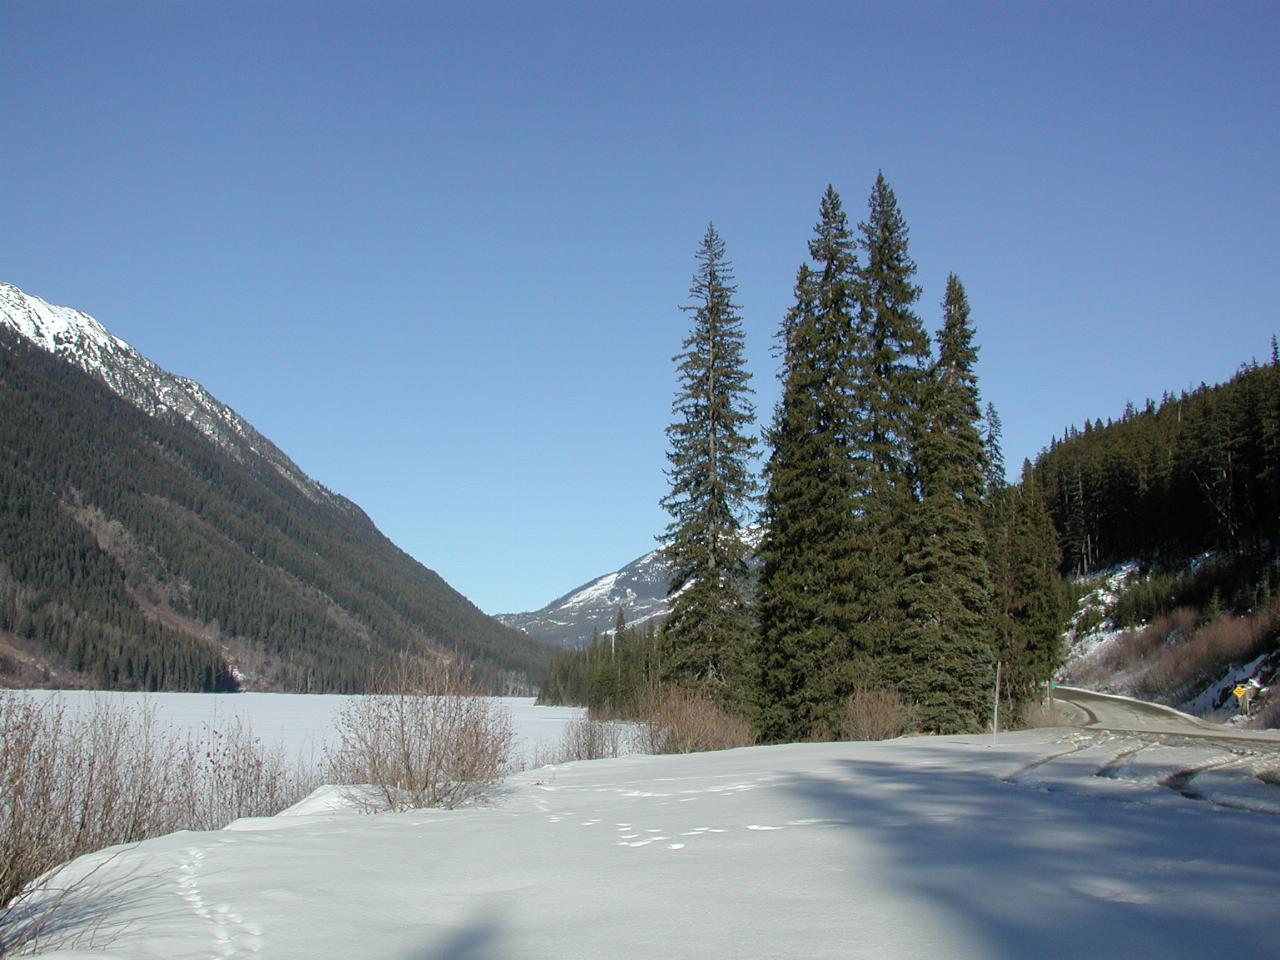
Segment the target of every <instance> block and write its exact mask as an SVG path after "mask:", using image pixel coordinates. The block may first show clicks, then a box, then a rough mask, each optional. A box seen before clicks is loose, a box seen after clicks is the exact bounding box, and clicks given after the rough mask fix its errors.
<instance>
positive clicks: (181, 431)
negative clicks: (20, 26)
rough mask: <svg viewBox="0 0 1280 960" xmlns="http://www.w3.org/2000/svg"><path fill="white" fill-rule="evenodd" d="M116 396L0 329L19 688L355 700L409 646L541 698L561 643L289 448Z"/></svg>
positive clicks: (2, 553)
mask: <svg viewBox="0 0 1280 960" xmlns="http://www.w3.org/2000/svg"><path fill="white" fill-rule="evenodd" d="M188 383H190V381H188ZM108 386H109V381H108V380H107V378H105V377H101V378H99V377H94V376H90V375H89V374H87V373H85V372H84V371H83V370H81V369H78V368H77V366H73V365H72V364H71V363H68V362H66V360H65V359H63V358H60V357H58V356H55V355H53V354H51V353H50V352H47V350H46V349H42V348H40V347H37V346H35V345H33V344H32V343H31V342H30V338H28V337H24V336H21V335H19V333H18V332H17V331H15V330H13V329H12V328H11V327H9V328H4V327H2V325H0V409H3V410H4V416H3V417H2V418H0V658H3V659H0V672H3V673H7V674H8V675H9V678H10V679H11V680H16V681H18V682H38V683H50V682H52V683H59V682H64V683H65V682H81V683H88V684H92V685H101V686H106V687H116V688H125V689H132V688H136V689H197V690H199V689H204V690H218V689H231V688H234V687H235V686H237V685H238V683H239V681H238V680H237V674H238V675H239V676H241V677H243V678H244V683H245V684H246V685H248V686H252V687H255V688H263V689H271V688H279V689H288V690H313V691H322V690H323V691H355V690H359V689H361V688H362V686H363V684H364V683H365V682H366V681H367V680H368V679H369V677H370V675H371V673H372V672H374V671H376V670H377V668H378V667H379V666H380V665H381V664H383V663H384V662H386V660H387V659H388V658H390V657H391V656H393V655H395V654H397V653H399V652H402V651H409V652H410V653H413V654H418V655H424V656H439V655H457V656H458V657H460V658H461V659H463V660H466V661H470V662H471V663H473V664H474V665H475V667H476V670H477V674H478V679H479V681H480V682H481V684H482V685H483V686H484V687H486V688H487V689H490V690H494V691H502V692H508V691H525V690H529V689H531V688H532V687H533V686H535V685H536V684H537V682H538V680H539V679H540V678H541V675H542V672H543V671H544V669H545V666H546V663H547V660H548V650H547V648H545V647H544V646H542V645H541V644H538V643H535V642H533V641H531V640H530V639H529V638H528V637H526V636H523V635H521V634H519V633H517V632H515V631H512V630H509V629H507V628H506V627H504V626H502V625H501V624H499V623H497V622H496V621H495V620H493V619H492V618H490V617H488V616H486V615H485V614H484V613H482V612H481V611H480V610H478V609H477V608H476V607H475V606H473V605H472V604H471V603H470V602H469V601H467V600H466V599H465V598H464V597H462V596H461V595H460V594H458V593H457V592H456V591H454V590H453V589H452V588H450V587H449V586H448V584H446V583H445V582H444V581H443V580H442V579H441V578H440V577H439V576H438V575H437V574H435V573H433V572H432V571H431V570H428V569H427V568H425V567H424V566H422V565H421V564H420V563H418V562H417V561H416V560H414V559H413V558H412V557H410V556H408V555H407V554H405V553H404V552H403V551H401V550H400V549H399V548H397V547H396V546H395V545H394V544H393V543H391V542H390V541H389V540H387V538H386V537H384V536H383V535H382V534H381V533H380V532H379V531H378V530H377V528H376V527H375V526H374V525H373V523H372V522H371V521H370V520H369V519H368V517H367V516H365V515H364V513H363V512H362V511H361V510H360V509H359V508H358V507H356V506H355V505H354V504H351V503H350V502H349V501H346V500H345V499H343V498H341V497H338V496H336V495H333V494H331V493H328V491H324V489H323V488H322V487H320V486H319V485H318V484H315V483H314V481H310V480H309V479H303V475H301V473H300V471H299V472H298V473H297V474H295V473H293V472H292V471H291V470H290V469H288V466H286V463H282V462H281V461H280V459H279V458H278V457H275V456H272V455H271V452H272V451H274V452H276V453H278V451H276V448H275V447H274V446H271V447H270V448H269V450H267V455H265V456H261V455H255V454H257V453H258V451H260V450H263V449H265V448H263V447H262V444H261V443H259V442H258V439H257V438H260V435H257V434H256V431H255V432H254V434H252V435H242V439H244V437H246V436H247V437H248V439H246V440H245V446H244V447H238V448H236V449H228V447H227V445H226V444H224V443H221V442H219V441H218V440H217V439H216V438H214V437H211V436H210V435H209V432H208V431H207V430H205V429H203V428H202V426H201V424H200V423H196V422H192V421H191V420H190V419H189V418H188V417H186V416H184V411H183V410H181V409H173V408H170V409H155V410H150V411H148V410H146V408H145V405H143V404H139V403H136V401H134V400H133V399H132V398H131V399H130V401H129V402H126V400H125V399H123V398H122V396H121V395H119V394H118V393H117V392H113V390H112V389H108ZM196 386H198V385H196ZM206 396H207V394H206ZM223 409H225V408H223ZM144 411H145V412H144ZM261 439H265V438H261ZM237 450H239V454H237ZM280 457H283V455H282V454H281V455H280ZM285 461H286V462H287V458H285ZM294 470H296V468H294Z"/></svg>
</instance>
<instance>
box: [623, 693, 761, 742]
mask: <svg viewBox="0 0 1280 960" xmlns="http://www.w3.org/2000/svg"><path fill="white" fill-rule="evenodd" d="M638 713H639V723H638V736H639V741H640V742H639V747H640V750H641V752H643V753H654V754H658V753H698V752H701V751H704V750H729V749H732V748H733V747H747V746H750V745H751V744H753V743H755V738H754V737H753V736H752V733H751V726H750V725H749V724H748V723H747V721H746V720H744V719H743V718H742V717H740V716H738V715H736V714H734V713H731V712H729V711H728V710H726V709H725V708H724V707H722V706H721V705H720V704H718V703H716V701H715V700H713V699H712V698H711V697H709V696H706V695H705V694H699V693H694V692H692V691H690V690H686V689H684V688H682V687H664V688H662V689H660V690H654V691H652V692H650V693H648V694H647V695H646V696H645V697H644V698H643V700H642V701H641V703H640V705H639V710H638Z"/></svg>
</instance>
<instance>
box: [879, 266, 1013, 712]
mask: <svg viewBox="0 0 1280 960" xmlns="http://www.w3.org/2000/svg"><path fill="white" fill-rule="evenodd" d="M943 315H944V320H943V326H942V329H941V330H940V331H939V332H938V360H937V362H936V363H935V364H934V365H933V368H932V371H931V376H930V379H929V381H928V382H927V384H926V392H925V394H924V397H925V401H926V402H925V404H924V408H923V415H924V421H923V422H924V425H925V427H926V429H925V430H924V431H923V433H922V434H921V436H920V438H919V441H918V443H917V465H916V466H917V471H918V479H919V485H920V492H921V503H920V505H919V507H918V509H917V510H916V511H915V513H914V516H915V522H914V524H913V526H912V529H911V536H910V540H909V543H908V553H907V556H906V563H905V565H906V574H907V575H906V578H905V580H904V582H903V601H904V612H905V615H906V624H905V628H904V630H903V632H902V634H901V635H900V636H899V637H897V638H895V639H894V640H891V641H890V644H891V651H892V655H891V657H890V663H889V665H888V666H889V668H890V669H894V668H896V669H899V670H901V669H903V668H904V667H905V668H906V669H907V671H908V672H907V674H906V675H902V676H898V677H896V678H895V679H897V680H898V684H897V685H898V686H899V687H900V688H901V689H904V690H906V691H909V692H912V693H914V694H915V696H916V698H917V700H918V702H919V704H920V708H921V721H922V723H923V725H924V727H925V728H926V729H928V730H932V731H935V732H938V733H958V732H961V731H964V730H970V729H974V728H976V727H978V726H979V724H980V718H981V716H982V715H983V714H984V713H985V705H986V702H987V692H988V690H989V689H990V687H991V682H992V674H993V667H994V663H995V657H994V649H993V644H992V638H991V609H990V608H991V586H990V582H989V577H988V570H987V560H986V542H985V537H984V536H983V523H982V520H983V502H982V497H983V492H984V488H985V486H986V482H987V477H986V464H985V457H984V453H983V438H982V433H981V430H980V427H979V423H980V420H981V416H980V414H979V409H978V386H977V378H976V376H975V375H974V370H973V368H974V364H975V363H976V361H977V349H976V348H975V347H974V345H973V328H972V327H971V326H970V325H969V304H968V300H967V298H966V297H965V292H964V287H963V286H962V285H961V283H960V281H959V279H958V278H957V277H956V276H955V275H954V274H952V275H951V276H950V277H948V278H947V292H946V298H945V300H944V301H943Z"/></svg>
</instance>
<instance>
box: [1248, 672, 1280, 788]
mask: <svg viewBox="0 0 1280 960" xmlns="http://www.w3.org/2000/svg"><path fill="white" fill-rule="evenodd" d="M1249 726H1250V727H1252V728H1254V729H1256V730H1276V729H1280V692H1277V691H1276V690H1275V688H1274V687H1273V688H1272V691H1271V695H1270V696H1269V697H1268V698H1267V702H1266V703H1264V704H1262V706H1261V708H1260V709H1259V710H1258V712H1257V713H1255V714H1254V715H1253V716H1252V717H1251V718H1250V719H1249ZM1274 772H1275V774H1276V776H1277V778H1278V779H1277V780H1276V781H1275V783H1276V786H1280V768H1276V770H1275V771H1274Z"/></svg>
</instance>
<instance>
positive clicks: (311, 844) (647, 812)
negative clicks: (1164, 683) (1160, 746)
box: [60, 729, 1280, 960]
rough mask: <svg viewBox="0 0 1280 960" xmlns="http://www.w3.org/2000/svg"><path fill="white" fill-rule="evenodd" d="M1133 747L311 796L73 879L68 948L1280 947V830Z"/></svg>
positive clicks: (672, 766)
mask: <svg viewBox="0 0 1280 960" xmlns="http://www.w3.org/2000/svg"><path fill="white" fill-rule="evenodd" d="M1143 749H1146V747H1145V746H1144V744H1143V743H1142V742H1140V741H1136V740H1132V739H1122V738H1117V737H1111V736H1108V735H1106V734H1102V733H1097V732H1082V731H1064V730H1061V729H1058V730H1041V731H1029V732H1025V733H1017V734H1005V735H1002V736H1001V737H1000V738H999V739H998V740H997V741H995V742H994V743H993V741H992V739H991V738H990V737H989V736H984V737H943V738H915V739H905V740H897V741H889V742H885V743H872V744H849V743H842V744H805V745H791V746H781V747H754V748H747V749H741V750H733V751H726V752H723V753H716V754H692V755H687V756H678V757H625V758H621V759H617V760H601V761H592V762H579V763H573V764H565V765H560V766H555V767H544V768H541V769H537V770H531V771H527V772H525V773H522V774H519V775H516V776H515V777H513V778H512V779H511V780H510V781H509V782H508V783H507V785H506V788H505V790H504V792H503V794H502V795H501V796H500V797H499V798H498V800H497V801H496V802H495V803H494V804H493V805H491V806H483V807H472V808H468V809H461V810H454V811H438V810H424V811H417V812H411V813H404V814H394V815H392V814H387V815H382V816H365V815H360V814H357V813H352V812H349V811H344V810H342V809H341V808H340V805H332V806H325V805H324V804H322V803H318V804H317V805H316V806H315V807H313V808H311V809H312V810H313V811H314V812H310V813H308V812H307V810H298V809H296V808H295V810H294V811H292V813H293V814H294V815H291V816H288V817H277V818H273V819H272V820H262V821H253V823H252V827H253V829H249V830H245V829H236V828H233V829H228V830H223V831H218V832H214V833H203V834H196V833H182V834H175V835H172V836H168V837H161V838H158V839H155V840H151V841H147V842H145V843H142V844H139V845H137V846H136V847H130V848H118V849H116V850H114V851H110V852H108V853H107V854H103V855H96V856H93V857H86V858H83V859H82V860H80V861H77V862H76V864H75V865H74V866H73V871H74V872H75V873H76V874H81V875H83V874H86V873H87V872H88V871H90V870H92V869H93V868H94V867H95V866H98V867H100V869H98V871H97V872H96V873H94V874H92V875H91V876H89V878H88V880H87V881H86V883H85V885H84V887H83V888H82V889H81V890H79V891H78V892H77V894H76V897H75V898H74V902H71V903H68V904H67V907H68V908H69V909H70V911H71V912H69V913H68V914H67V917H68V924H67V925H66V926H64V927H62V928H61V932H62V933H63V934H64V935H66V936H74V935H76V934H77V933H80V934H82V935H83V936H85V937H86V938H89V939H90V940H92V939H93V938H95V937H96V942H97V943H98V945H100V946H101V947H103V948H104V949H105V951H106V952H105V953H101V954H95V956H98V957H104V956H111V957H120V958H124V957H131V958H166V960H169V958H174V960H177V958H186V957H190V958H196V957H200V958H206V957H210V956H213V957H234V956H241V955H246V954H253V955H257V956H260V957H267V958H281V960H287V958H295V957H296V958H307V960H312V958H316V957H361V958H382V957H386V958H419V957H421V958H426V957H432V958H458V960H461V958H479V957H513V958H514V957H519V958H554V960H562V958H565V957H592V958H609V957H619V958H622V957H636V958H639V957H675V958H679V957H690V958H698V960H705V958H707V957H806V958H824V957H831V958H836V957H839V958H849V957H869V958H870V957H875V958H879V957H882V956H898V957H947V958H949V960H965V958H975V960H976V958H983V960H989V958H996V960H1000V958H1036V960H1039V958H1042V957H1044V956H1090V957H1117V958H1118V957H1125V958H1128V957H1132V956H1144V957H1156V956H1158V957H1162V958H1164V957H1174V958H1177V957H1188V958H1190V957H1196V958H1200V957H1205V956H1216V955H1218V954H1220V953H1221V952H1222V951H1223V950H1224V949H1228V948H1229V947H1230V945H1231V944H1255V945H1262V944H1266V943H1269V942H1271V940H1272V939H1273V937H1274V931H1273V929H1272V916H1273V912H1274V904H1273V903H1272V900H1273V895H1272V891H1273V890H1274V889H1275V886H1276V883H1277V881H1280V867H1277V865H1276V863H1275V860H1274V858H1271V857H1268V856H1266V855H1265V854H1260V853H1259V851H1265V850H1268V849H1270V848H1271V847H1272V846H1273V845H1274V843H1275V840H1276V836H1277V829H1278V827H1280V821H1277V820H1276V819H1275V818H1274V817H1271V816H1266V815H1262V814H1257V813H1246V812H1241V811H1237V810H1233V809H1224V808H1222V807H1221V806H1218V805H1215V804H1213V803H1209V802H1205V801H1204V800H1197V799H1192V798H1190V796H1189V795H1188V794H1189V793H1191V790H1190V789H1189V788H1190V787H1193V786H1194V785H1195V780H1196V778H1195V776H1194V773H1193V772H1192V771H1193V770H1194V769H1196V768H1197V767H1198V766H1202V765H1204V764H1209V765H1212V764H1216V763H1218V762H1219V761H1222V760H1223V759H1224V756H1223V754H1222V748H1220V747H1216V746H1212V745H1210V746H1207V747H1204V748H1194V747H1189V748H1186V749H1187V750H1188V751H1189V752H1187V753H1185V754H1182V755H1179V756H1173V755H1172V754H1157V755H1154V756H1152V757H1151V758H1149V759H1150V763H1145V765H1144V762H1143V761H1142V760H1141V751H1142V750H1143ZM1213 769H1220V768H1219V767H1213ZM1221 769H1225V768H1221ZM1171 777H1172V782H1170V781H1171ZM1166 784H1167V785H1166ZM1258 784H1259V789H1265V790H1270V791H1272V793H1273V794H1274V793H1275V792H1277V791H1276V788H1274V787H1270V786H1267V785H1266V784H1262V783H1261V781H1258ZM1171 786H1174V787H1178V788H1183V789H1181V790H1179V789H1171V788H1170V787H1171ZM236 826H239V825H236ZM246 826H247V824H246ZM82 945H83V944H82ZM72 956H73V954H70V953H67V954H62V955H60V957H61V960H69V958H70V957H72Z"/></svg>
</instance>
